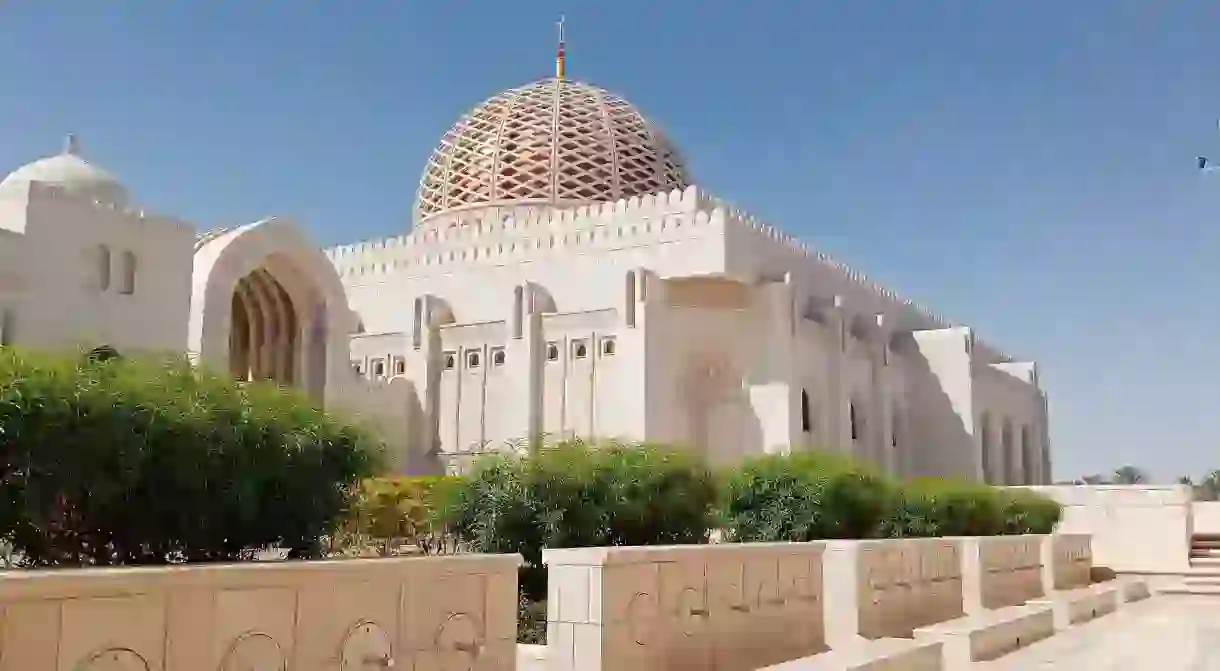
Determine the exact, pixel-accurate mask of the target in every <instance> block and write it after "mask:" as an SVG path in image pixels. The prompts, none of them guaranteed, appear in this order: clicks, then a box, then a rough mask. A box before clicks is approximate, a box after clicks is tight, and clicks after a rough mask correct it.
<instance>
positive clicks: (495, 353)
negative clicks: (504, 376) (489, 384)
mask: <svg viewBox="0 0 1220 671" xmlns="http://www.w3.org/2000/svg"><path fill="white" fill-rule="evenodd" d="M491 365H493V366H503V365H504V348H503V347H497V348H496V349H494V350H492V351H491Z"/></svg>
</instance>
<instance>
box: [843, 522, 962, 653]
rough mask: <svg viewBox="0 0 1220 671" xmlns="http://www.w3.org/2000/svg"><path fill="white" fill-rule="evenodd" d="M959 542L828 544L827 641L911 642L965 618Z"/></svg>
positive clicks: (914, 540) (913, 540) (915, 540)
mask: <svg viewBox="0 0 1220 671" xmlns="http://www.w3.org/2000/svg"><path fill="white" fill-rule="evenodd" d="M959 541H960V539H949V538H909V539H894V540H865V541H828V542H827V543H826V551H825V554H824V555H823V560H822V561H823V581H824V587H823V590H824V593H825V600H826V611H825V618H826V625H825V626H826V642H827V644H828V645H830V646H831V647H832V648H839V647H844V646H850V645H852V644H854V643H856V642H858V641H859V640H860V639H861V638H865V639H877V638H888V637H899V638H909V637H910V636H911V634H912V632H913V631H914V629H915V628H917V627H922V626H924V625H928V624H934V623H936V622H942V621H944V620H951V619H953V618H955V617H961V615H962V588H963V581H962V564H961V547H960V542H959Z"/></svg>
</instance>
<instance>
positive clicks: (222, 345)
mask: <svg viewBox="0 0 1220 671" xmlns="http://www.w3.org/2000/svg"><path fill="white" fill-rule="evenodd" d="M194 280H195V286H194V291H193V292H192V295H191V333H190V344H191V350H192V351H193V352H194V353H196V354H197V355H198V358H199V360H200V361H201V362H203V363H204V364H206V365H208V366H210V367H212V368H213V369H215V370H224V371H228V372H229V373H230V374H231V375H233V377H235V378H236V379H238V380H244V381H252V380H270V381H274V382H277V383H279V384H283V385H291V386H294V387H297V388H299V389H302V390H303V391H305V392H306V393H308V394H309V395H310V396H312V397H314V398H316V399H318V400H325V398H326V397H327V395H328V389H330V388H332V387H333V386H334V384H332V383H336V382H337V381H338V380H339V379H341V378H340V376H341V375H343V374H344V373H346V372H347V369H348V355H347V349H348V338H349V336H350V333H351V330H352V326H354V323H348V322H351V321H352V319H351V317H352V315H351V312H350V311H349V310H348V309H347V297H346V294H345V293H344V291H343V286H342V284H341V283H340V281H339V276H338V273H337V272H336V270H335V268H334V266H333V265H332V264H331V263H330V261H329V260H328V259H327V258H326V257H325V255H323V254H322V252H321V251H320V250H319V249H318V248H317V247H314V246H313V245H311V244H310V243H309V242H308V241H307V240H306V239H305V238H304V236H303V235H302V234H301V233H300V231H299V229H297V227H296V226H295V225H293V224H292V223H291V222H288V221H285V220H280V219H270V220H266V221H262V222H258V223H255V224H250V225H248V226H244V227H241V228H238V229H235V230H233V231H228V232H223V233H220V234H213V235H211V236H209V237H205V238H203V239H201V241H200V243H198V245H197V247H196V252H195V272H194Z"/></svg>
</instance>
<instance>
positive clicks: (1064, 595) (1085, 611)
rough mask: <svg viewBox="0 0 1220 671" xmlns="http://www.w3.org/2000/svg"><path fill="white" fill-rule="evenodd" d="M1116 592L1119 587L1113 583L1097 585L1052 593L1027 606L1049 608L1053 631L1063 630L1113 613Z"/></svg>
mask: <svg viewBox="0 0 1220 671" xmlns="http://www.w3.org/2000/svg"><path fill="white" fill-rule="evenodd" d="M1118 592H1119V587H1118V586H1117V585H1116V584H1114V583H1113V582H1109V583H1098V584H1096V585H1089V586H1087V587H1077V588H1076V589H1069V590H1063V591H1060V592H1054V593H1051V594H1048V595H1047V596H1046V598H1044V599H1035V600H1033V601H1030V602H1029V605H1031V606H1040V607H1046V608H1050V609H1051V610H1052V612H1053V613H1054V616H1055V629H1056V630H1063V629H1067V628H1068V627H1071V626H1072V625H1074V624H1081V623H1083V622H1088V621H1089V620H1092V619H1095V618H1098V617H1101V616H1102V615H1107V614H1109V613H1113V612H1114V610H1115V608H1117V607H1118V598H1119V597H1118Z"/></svg>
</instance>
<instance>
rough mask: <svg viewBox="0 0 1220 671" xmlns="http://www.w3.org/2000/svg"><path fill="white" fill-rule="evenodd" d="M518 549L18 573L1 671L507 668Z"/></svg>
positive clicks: (9, 590) (11, 589)
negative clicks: (427, 555) (494, 552)
mask: <svg viewBox="0 0 1220 671" xmlns="http://www.w3.org/2000/svg"><path fill="white" fill-rule="evenodd" d="M518 562H519V557H518V556H517V555H470V556H463V557H439V558H407V559H384V560H347V561H324V562H283V563H265V564H241V565H217V566H190V567H172V568H147V569H145V568H139V569H137V568H126V569H96V570H80V571H76V570H72V571H28V572H27V571H15V572H11V573H7V574H6V575H5V576H4V579H3V580H0V608H2V612H3V615H2V618H3V641H2V642H0V649H2V650H3V657H0V671H29V670H31V669H48V670H50V669H57V670H59V671H77V670H81V671H84V670H88V671H101V670H102V669H106V670H114V671H162V670H164V671H205V670H206V671H215V670H216V669H222V670H226V671H227V670H230V669H231V670H234V671H237V670H243V669H259V670H261V671H283V670H285V669H293V670H294V671H322V670H323V669H365V668H381V667H385V666H386V665H387V663H390V662H392V664H393V666H395V667H397V668H406V669H420V670H422V669H459V668H460V669H467V668H479V669H488V670H493V669H494V670H503V671H511V670H512V669H513V668H514V666H515V663H516V659H515V655H516V600H517V595H516V590H517V573H516V569H517V565H518Z"/></svg>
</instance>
